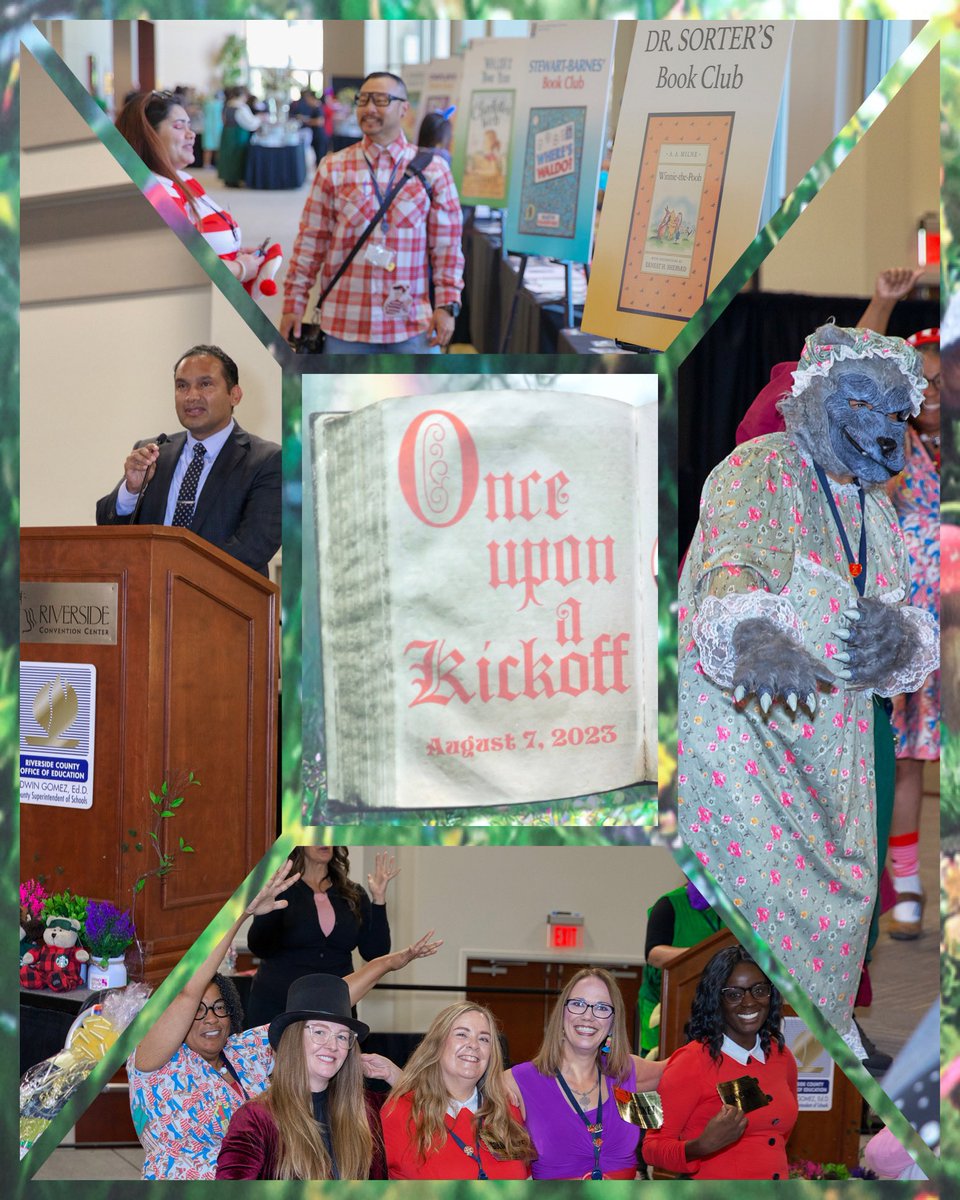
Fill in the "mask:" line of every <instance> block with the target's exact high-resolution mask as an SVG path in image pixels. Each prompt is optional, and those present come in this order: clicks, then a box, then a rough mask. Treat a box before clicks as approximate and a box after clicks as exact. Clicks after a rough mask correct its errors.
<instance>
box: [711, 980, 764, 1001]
mask: <svg viewBox="0 0 960 1200" xmlns="http://www.w3.org/2000/svg"><path fill="white" fill-rule="evenodd" d="M747 992H749V993H750V995H751V996H752V997H753V998H754V1000H769V999H770V996H771V994H772V992H773V988H772V986H771V985H770V984H769V983H755V984H754V985H753V987H748V988H742V987H723V988H721V989H720V995H721V996H722V997H723V998H724V1000H726V1002H727V1003H728V1004H739V1003H740V1001H741V1000H742V999H743V998H744V996H745V995H746V994H747Z"/></svg>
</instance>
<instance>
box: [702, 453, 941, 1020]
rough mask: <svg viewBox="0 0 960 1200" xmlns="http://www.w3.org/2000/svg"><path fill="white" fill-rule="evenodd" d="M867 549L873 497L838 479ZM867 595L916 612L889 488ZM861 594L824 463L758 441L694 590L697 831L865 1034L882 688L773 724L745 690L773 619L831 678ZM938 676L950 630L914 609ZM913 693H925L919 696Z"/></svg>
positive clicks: (879, 515)
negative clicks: (735, 678) (746, 653)
mask: <svg viewBox="0 0 960 1200" xmlns="http://www.w3.org/2000/svg"><path fill="white" fill-rule="evenodd" d="M832 487H833V492H834V496H835V499H836V503H837V508H838V510H839V513H840V515H841V518H842V520H843V523H844V526H845V528H846V531H847V537H848V540H849V543H850V545H851V546H852V547H853V548H854V553H856V551H857V548H858V546H859V541H860V526H861V520H862V514H861V510H860V500H859V495H858V491H857V488H856V486H855V485H853V484H849V485H842V484H833V485H832ZM865 510H866V522H867V561H866V569H865V576H866V585H865V587H866V590H865V594H866V595H867V596H869V597H878V598H881V599H884V600H886V601H889V602H891V603H897V604H902V603H903V601H904V598H905V596H906V595H907V593H908V591H909V586H910V585H909V575H908V569H907V556H906V551H905V548H904V544H903V536H902V533H901V530H900V525H899V523H898V521H897V517H896V514H895V512H894V510H893V508H892V506H891V504H890V502H889V500H888V499H887V498H886V496H885V494H884V493H883V491H882V490H871V491H868V492H867V493H866V501H865ZM856 600H857V592H856V589H855V587H854V585H853V581H852V579H851V577H850V573H849V569H848V565H847V557H846V555H845V553H844V551H843V547H842V544H841V541H840V538H839V535H838V533H837V529H836V525H835V523H834V519H833V517H832V515H831V513H830V510H829V507H828V505H827V503H826V500H825V499H824V498H823V496H822V493H821V488H820V483H819V480H818V479H817V475H816V473H815V470H814V467H813V464H812V462H811V461H810V459H809V456H808V455H807V454H806V453H805V452H804V451H802V450H801V448H800V447H799V446H798V445H797V444H796V443H795V442H794V441H793V440H792V439H791V438H790V436H789V435H788V434H785V433H774V434H770V435H768V436H766V437H761V438H757V439H756V440H754V441H752V442H748V443H746V444H745V445H743V446H740V447H738V448H737V450H736V451H735V452H734V453H733V454H731V455H730V457H729V458H727V459H726V460H725V461H724V462H722V463H721V464H720V465H719V466H718V467H717V468H716V469H715V470H714V471H713V472H712V474H711V475H710V477H709V479H708V480H707V482H706V485H705V487H704V491H703V497H702V501H701V509H700V522H699V527H698V531H697V534H696V535H695V537H694V542H693V545H692V546H691V549H690V552H689V555H688V557H687V561H686V564H685V567H684V571H683V575H682V577H681V581H680V610H679V616H680V713H679V733H680V747H679V801H680V813H679V817H680V833H681V836H682V837H683V839H684V841H685V843H686V844H687V845H688V846H689V847H690V848H691V849H692V850H693V851H694V852H695V853H696V855H697V857H698V858H699V859H700V861H701V862H702V863H703V864H704V866H705V867H706V868H707V870H709V871H710V872H711V873H712V874H713V875H714V876H715V877H716V879H717V881H718V883H719V884H720V886H721V887H722V888H723V889H724V891H725V892H726V893H727V895H728V896H730V897H731V899H732V900H733V902H734V904H735V905H737V907H738V908H739V909H740V910H741V911H742V913H743V914H744V916H745V917H746V919H747V920H749V921H750V922H751V923H752V925H753V927H754V928H755V929H756V930H757V932H758V933H759V934H760V936H762V937H763V938H765V939H766V940H767V941H768V942H769V943H770V945H771V947H772V948H773V950H774V951H775V952H776V953H777V954H778V957H779V958H780V959H781V961H782V962H783V963H784V964H785V966H786V967H787V969H788V970H789V971H790V973H791V974H792V975H794V976H795V977H796V980H797V984H798V985H799V986H800V987H802V988H803V989H804V991H805V992H806V993H807V995H809V996H811V997H812V998H813V1000H814V1001H815V1003H817V1004H818V1005H819V1006H820V1008H821V1009H822V1011H823V1013H824V1016H825V1017H826V1018H827V1019H828V1020H830V1021H831V1022H832V1023H833V1024H834V1025H835V1026H836V1027H837V1028H838V1030H839V1031H840V1032H841V1033H845V1032H846V1031H847V1030H848V1028H849V1025H850V1016H851V1006H852V1004H853V1000H854V997H855V995H856V991H857V985H858V982H859V977H860V968H861V965H862V962H863V957H864V951H865V948H866V942H867V934H868V932H869V928H870V917H871V913H872V910H873V904H874V898H875V896H876V890H877V848H876V820H875V814H874V803H875V780H874V765H873V728H872V705H873V699H872V693H871V692H869V691H859V690H852V689H850V688H848V687H846V686H845V685H844V684H843V683H842V682H841V681H839V680H838V681H837V682H838V686H837V687H834V688H821V689H820V691H819V693H818V706H817V712H816V715H811V714H810V713H809V712H808V711H807V710H806V709H804V708H802V707H801V708H799V709H798V711H797V712H796V713H795V714H793V713H791V712H790V711H789V710H788V709H787V708H786V707H785V706H784V705H783V704H782V703H780V702H778V703H776V704H774V706H773V707H772V708H771V710H770V712H769V713H768V714H767V715H766V716H764V715H763V712H762V710H761V708H760V705H759V703H758V701H757V699H756V697H755V696H748V697H747V698H746V700H745V701H744V702H743V703H742V704H735V703H734V701H733V696H732V682H731V681H732V672H733V651H732V633H733V629H734V626H735V625H736V623H737V622H738V621H739V620H742V619H744V618H745V617H751V616H769V617H770V618H771V619H773V620H775V621H776V622H777V624H778V625H780V626H781V628H783V629H784V630H786V631H787V632H789V633H790V635H791V636H792V637H793V638H794V640H795V641H797V642H798V644H800V643H802V645H803V646H804V647H805V648H806V649H807V650H808V651H809V652H810V653H811V654H812V655H813V656H814V657H815V658H817V659H819V660H821V661H824V662H825V663H826V664H827V665H828V666H829V661H830V659H831V658H832V657H833V655H834V654H836V653H837V652H838V650H841V649H842V648H843V641H842V640H841V639H840V638H839V637H838V636H837V630H838V629H840V628H842V627H843V626H844V625H845V624H846V622H845V620H844V619H843V617H842V613H843V610H844V609H847V608H852V607H854V606H855V604H856ZM910 619H911V620H914V621H915V624H916V626H917V628H918V630H919V631H920V633H921V636H922V638H923V642H924V654H923V656H922V657H923V658H924V664H922V665H920V666H919V667H918V668H917V670H919V671H920V674H919V677H918V678H916V675H917V671H916V670H912V675H911V679H910V680H909V681H907V682H905V680H904V679H903V678H901V679H898V680H891V681H890V687H889V689H888V688H887V687H881V688H879V689H878V690H879V691H881V692H882V693H883V694H885V695H886V694H893V693H896V692H898V691H903V690H909V687H916V686H917V685H918V683H919V682H921V681H922V680H923V678H924V676H925V675H926V674H927V672H928V671H929V669H930V665H929V664H930V663H931V662H933V661H934V660H935V655H936V629H935V623H934V622H933V620H932V618H928V617H926V616H925V614H922V613H919V612H918V611H916V610H912V611H911V613H910ZM908 683H909V687H908Z"/></svg>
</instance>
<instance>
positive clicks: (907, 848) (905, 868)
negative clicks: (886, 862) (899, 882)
mask: <svg viewBox="0 0 960 1200" xmlns="http://www.w3.org/2000/svg"><path fill="white" fill-rule="evenodd" d="M890 861H891V862H892V863H893V874H894V877H895V878H896V879H903V878H904V877H905V876H907V875H919V874H920V835H919V833H918V831H917V830H914V831H913V833H901V834H899V835H898V836H897V837H892V838H891V839H890Z"/></svg>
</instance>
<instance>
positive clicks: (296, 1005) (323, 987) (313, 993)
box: [268, 975, 370, 1050]
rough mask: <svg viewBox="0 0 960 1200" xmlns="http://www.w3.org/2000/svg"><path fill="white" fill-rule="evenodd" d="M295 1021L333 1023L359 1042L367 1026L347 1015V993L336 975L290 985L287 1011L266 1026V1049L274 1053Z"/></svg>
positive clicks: (296, 981) (299, 980)
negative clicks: (348, 1030)
mask: <svg viewBox="0 0 960 1200" xmlns="http://www.w3.org/2000/svg"><path fill="white" fill-rule="evenodd" d="M295 1021H335V1022H336V1023H337V1024H338V1025H346V1027H347V1028H348V1029H352V1030H353V1032H354V1033H355V1034H356V1035H357V1036H358V1037H359V1038H360V1040H361V1041H363V1039H364V1038H365V1037H366V1036H367V1034H368V1033H369V1032H370V1026H369V1025H364V1023H363V1022H362V1021H358V1020H357V1019H356V1017H354V1015H353V1014H352V1013H351V1011H350V989H349V988H348V987H347V985H346V983H345V982H344V981H343V980H342V979H341V978H340V977H339V975H304V976H302V977H301V978H300V979H295V980H294V981H293V983H291V984H290V990H289V991H288V992H287V1007H286V1010H285V1011H284V1012H282V1013H281V1014H280V1015H279V1016H278V1017H274V1018H273V1020H272V1021H271V1022H270V1031H269V1035H268V1036H269V1038H270V1045H271V1046H272V1047H273V1048H274V1050H276V1048H277V1047H278V1046H279V1045H280V1038H281V1037H282V1036H283V1031H284V1030H285V1029H286V1027H287V1026H288V1025H293V1024H294V1022H295Z"/></svg>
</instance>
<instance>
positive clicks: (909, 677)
mask: <svg viewBox="0 0 960 1200" xmlns="http://www.w3.org/2000/svg"><path fill="white" fill-rule="evenodd" d="M900 615H901V616H902V617H903V619H904V620H905V621H909V623H910V625H911V626H912V627H913V632H914V633H915V634H916V636H917V639H918V641H919V643H920V648H919V650H918V651H917V653H916V656H915V657H914V658H913V659H912V661H911V662H909V663H908V664H907V665H906V666H905V667H901V668H900V670H899V671H896V672H895V673H894V674H893V675H891V676H889V677H888V678H887V679H884V680H882V681H881V682H880V683H878V684H877V686H876V687H875V688H874V689H873V690H874V691H875V692H876V693H877V695H878V696H899V695H900V694H901V693H905V692H916V691H918V690H919V689H920V688H921V687H922V686H923V681H924V680H925V679H926V677H927V676H928V675H929V674H930V672H931V671H936V669H937V668H938V667H939V666H940V626H939V624H938V623H937V619H936V617H935V616H934V615H933V614H932V613H928V612H925V611H924V610H923V609H922V608H912V607H911V606H910V605H907V604H905V605H904V606H903V607H902V608H901V609H900Z"/></svg>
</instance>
